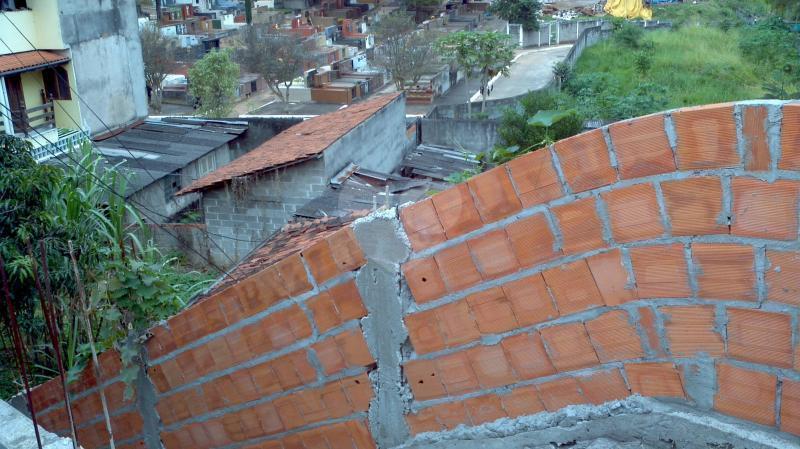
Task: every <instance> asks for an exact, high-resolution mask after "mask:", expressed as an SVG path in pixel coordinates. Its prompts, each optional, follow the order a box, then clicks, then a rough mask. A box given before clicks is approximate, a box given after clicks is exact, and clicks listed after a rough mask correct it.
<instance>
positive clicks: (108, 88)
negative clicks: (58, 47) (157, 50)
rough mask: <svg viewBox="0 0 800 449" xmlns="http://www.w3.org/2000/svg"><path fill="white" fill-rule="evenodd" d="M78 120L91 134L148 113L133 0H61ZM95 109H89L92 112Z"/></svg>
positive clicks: (62, 27) (61, 16) (64, 37)
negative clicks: (77, 95)
mask: <svg viewBox="0 0 800 449" xmlns="http://www.w3.org/2000/svg"><path fill="white" fill-rule="evenodd" d="M58 7H59V10H60V18H61V32H62V37H63V39H64V42H65V43H66V44H67V45H68V46H69V48H70V50H71V56H72V64H73V68H74V71H75V77H76V81H77V86H75V87H76V88H77V89H76V90H77V91H78V93H79V94H80V96H81V98H82V101H81V111H82V116H83V120H84V122H85V123H86V125H87V126H88V127H89V129H90V131H91V133H92V134H101V133H103V132H107V129H106V126H107V127H108V128H111V129H115V128H119V127H120V126H123V125H126V124H128V123H131V122H133V121H135V120H138V119H140V118H142V117H145V116H147V91H146V88H145V81H144V63H143V62H142V47H141V42H140V40H139V28H138V22H137V20H136V18H137V16H136V6H135V2H134V0H109V1H103V0H61V1H59V2H58ZM92 111H94V113H93V112H92Z"/></svg>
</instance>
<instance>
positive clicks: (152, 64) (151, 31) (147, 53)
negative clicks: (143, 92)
mask: <svg viewBox="0 0 800 449" xmlns="http://www.w3.org/2000/svg"><path fill="white" fill-rule="evenodd" d="M139 38H140V39H141V41H142V60H143V61H144V81H145V83H146V84H147V88H148V89H149V91H150V106H151V107H152V108H153V110H154V111H156V112H160V111H161V94H162V91H163V88H162V83H163V82H164V79H166V77H167V75H168V74H169V73H170V72H171V71H172V69H173V68H175V43H174V42H173V40H172V39H169V38H167V37H165V36H164V35H162V34H161V33H160V32H159V30H158V27H156V26H145V27H142V29H141V30H140V31H139Z"/></svg>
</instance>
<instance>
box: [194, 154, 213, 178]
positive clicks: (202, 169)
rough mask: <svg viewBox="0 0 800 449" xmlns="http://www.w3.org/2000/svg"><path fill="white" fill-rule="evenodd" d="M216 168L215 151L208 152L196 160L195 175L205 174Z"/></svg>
mask: <svg viewBox="0 0 800 449" xmlns="http://www.w3.org/2000/svg"><path fill="white" fill-rule="evenodd" d="M216 169H217V155H216V153H209V154H206V155H205V156H203V157H201V158H200V159H198V160H197V177H198V178H199V177H201V176H205V175H207V174H209V173H211V172H212V171H214V170H216Z"/></svg>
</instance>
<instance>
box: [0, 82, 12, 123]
mask: <svg viewBox="0 0 800 449" xmlns="http://www.w3.org/2000/svg"><path fill="white" fill-rule="evenodd" d="M0 115H2V116H3V129H4V130H5V132H6V134H9V135H13V134H14V122H12V121H11V106H10V105H9V104H8V92H6V79H5V78H3V77H0Z"/></svg>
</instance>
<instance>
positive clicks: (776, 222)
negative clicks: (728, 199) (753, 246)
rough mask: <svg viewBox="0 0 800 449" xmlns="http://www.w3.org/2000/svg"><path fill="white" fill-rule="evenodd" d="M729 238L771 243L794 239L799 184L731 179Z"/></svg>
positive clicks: (795, 235)
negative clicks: (731, 214) (755, 239)
mask: <svg viewBox="0 0 800 449" xmlns="http://www.w3.org/2000/svg"><path fill="white" fill-rule="evenodd" d="M731 189H732V191H733V218H732V221H733V224H732V227H731V234H733V235H738V236H742V237H757V238H765V239H772V240H796V239H797V200H798V195H799V194H800V193H798V192H800V183H797V182H796V181H786V180H779V181H775V182H772V183H769V182H766V181H761V180H758V179H753V178H734V179H733V181H732V182H731Z"/></svg>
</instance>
